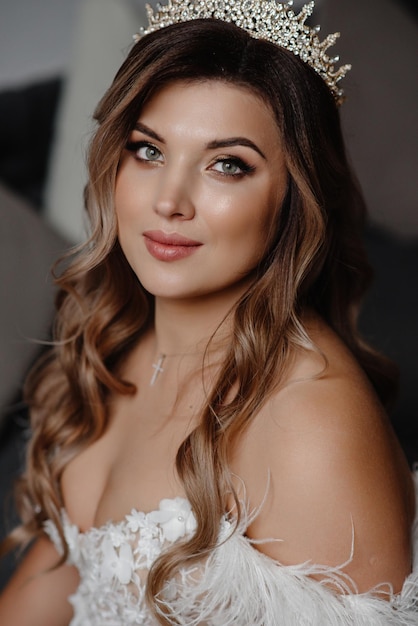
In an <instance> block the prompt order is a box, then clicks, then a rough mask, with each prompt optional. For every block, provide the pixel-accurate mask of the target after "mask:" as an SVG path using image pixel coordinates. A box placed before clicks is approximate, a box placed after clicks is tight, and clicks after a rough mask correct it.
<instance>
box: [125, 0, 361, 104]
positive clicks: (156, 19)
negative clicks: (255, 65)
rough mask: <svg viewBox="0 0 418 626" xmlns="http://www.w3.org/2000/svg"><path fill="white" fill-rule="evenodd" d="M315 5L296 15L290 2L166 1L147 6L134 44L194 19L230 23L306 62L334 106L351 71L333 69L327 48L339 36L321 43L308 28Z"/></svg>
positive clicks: (311, 29) (342, 68)
mask: <svg viewBox="0 0 418 626" xmlns="http://www.w3.org/2000/svg"><path fill="white" fill-rule="evenodd" d="M314 4H315V3H314V2H308V4H306V5H305V6H304V7H303V8H302V9H301V11H300V13H299V14H296V13H295V12H294V11H293V10H292V8H291V7H292V5H293V0H290V1H288V2H286V3H279V2H276V0H168V4H166V5H164V6H161V5H160V4H158V5H157V9H156V11H154V10H153V9H152V7H151V6H150V5H149V4H147V5H146V10H147V16H148V27H147V28H141V29H140V31H139V33H138V34H137V35H135V36H134V39H135V41H138V40H139V39H141V38H142V37H143V36H144V35H148V34H149V33H152V32H154V31H156V30H160V29H161V28H165V27H166V26H171V25H172V24H178V23H180V22H189V21H191V20H196V19H202V18H203V19H207V18H215V19H218V20H222V21H224V22H232V23H233V24H236V26H239V27H240V28H242V29H244V30H245V31H247V32H248V33H249V34H250V35H251V36H252V37H254V38H255V39H265V40H266V41H270V42H272V43H274V44H276V45H278V46H281V47H283V48H286V49H287V50H290V51H291V52H293V54H295V55H297V56H298V57H300V58H301V59H302V60H303V61H305V62H306V63H308V64H309V65H310V66H311V67H312V68H313V69H314V70H315V71H316V72H317V73H318V74H319V75H320V76H321V77H322V78H323V80H324V81H325V82H326V84H327V85H328V87H329V88H330V90H331V92H332V93H333V95H334V97H335V99H336V101H337V104H340V103H341V102H342V100H343V90H342V89H340V88H339V86H338V82H339V81H340V80H341V79H342V78H343V77H344V76H345V75H346V73H347V72H348V71H349V70H350V69H351V65H342V66H340V67H339V68H337V69H335V67H334V64H335V63H337V62H338V61H339V57H338V56H335V57H329V56H328V55H327V53H326V51H327V50H328V48H329V47H330V46H332V45H334V44H335V42H336V40H337V38H338V37H339V35H340V33H333V34H331V35H328V37H326V38H325V39H324V40H323V41H321V40H320V39H319V37H318V32H319V26H316V27H314V28H310V27H309V26H307V25H306V20H307V18H308V17H309V16H310V15H311V14H312V11H313V9H314Z"/></svg>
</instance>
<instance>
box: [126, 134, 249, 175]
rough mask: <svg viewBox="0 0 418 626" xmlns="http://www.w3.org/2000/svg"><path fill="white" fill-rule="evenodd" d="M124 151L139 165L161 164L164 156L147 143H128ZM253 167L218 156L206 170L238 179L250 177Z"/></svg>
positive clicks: (232, 158) (240, 161)
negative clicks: (129, 153)
mask: <svg viewBox="0 0 418 626" xmlns="http://www.w3.org/2000/svg"><path fill="white" fill-rule="evenodd" d="M125 147H126V150H128V152H131V153H132V154H133V156H134V158H135V159H136V160H137V161H139V162H141V163H150V164H154V163H155V164H163V163H164V155H163V153H162V152H161V150H160V149H159V148H158V147H157V146H156V145H155V144H153V143H151V142H149V141H129V142H128V143H127V144H126V146H125ZM255 169H256V168H255V166H253V165H250V164H249V163H247V162H246V161H244V160H243V159H241V158H240V157H237V156H232V155H231V156H230V155H225V156H218V157H216V158H215V159H213V161H212V162H211V163H210V164H209V166H208V170H209V171H213V172H216V173H217V174H219V175H220V176H222V177H225V178H232V179H238V178H243V177H244V176H248V175H250V174H251V173H252V172H254V171H255Z"/></svg>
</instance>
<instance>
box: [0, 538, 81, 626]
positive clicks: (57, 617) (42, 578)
mask: <svg viewBox="0 0 418 626" xmlns="http://www.w3.org/2000/svg"><path fill="white" fill-rule="evenodd" d="M58 560H59V555H58V553H57V551H56V549H55V547H54V546H53V544H52V543H51V542H50V541H49V539H47V538H46V537H41V538H39V539H38V540H36V542H35V544H34V545H33V546H32V547H31V548H30V550H29V552H28V554H27V555H26V556H25V558H24V559H23V561H22V563H21V565H20V566H19V568H18V569H17V571H16V573H15V574H14V575H13V576H12V578H11V580H10V582H9V583H8V585H7V586H6V588H5V590H4V591H3V593H2V595H1V596H0V624H4V625H5V626H6V625H8V624H10V625H12V624H19V626H64V625H67V624H68V623H69V622H70V620H71V617H72V608H71V606H70V604H69V602H68V596H69V595H70V594H71V593H73V592H74V591H75V590H76V588H77V585H78V574H77V571H76V569H75V568H73V567H70V566H68V565H60V566H59V567H58V568H55V569H51V568H54V566H55V565H56V564H57V562H58Z"/></svg>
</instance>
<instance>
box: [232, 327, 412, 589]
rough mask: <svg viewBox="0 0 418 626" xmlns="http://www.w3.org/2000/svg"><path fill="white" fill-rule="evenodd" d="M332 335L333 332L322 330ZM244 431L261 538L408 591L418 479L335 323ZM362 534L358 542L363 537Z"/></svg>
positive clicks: (288, 556) (244, 460)
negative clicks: (414, 479)
mask: <svg viewBox="0 0 418 626" xmlns="http://www.w3.org/2000/svg"><path fill="white" fill-rule="evenodd" d="M322 331H323V332H322ZM322 331H321V336H320V341H319V342H318V344H319V347H320V349H321V350H322V351H323V353H324V354H325V355H326V357H327V360H328V366H327V368H326V370H325V371H323V373H322V374H321V375H319V376H316V375H317V374H318V372H320V371H321V369H322V368H323V363H324V362H323V359H322V358H321V357H320V356H319V355H318V354H314V353H310V352H303V353H302V352H301V354H300V355H297V356H296V358H295V362H294V366H293V368H292V372H291V376H290V379H289V380H288V382H287V384H286V385H285V386H284V387H283V388H281V389H280V390H278V391H277V392H276V393H275V394H274V395H273V397H272V398H271V399H270V400H269V401H268V403H267V404H266V406H265V407H264V409H263V411H262V412H261V414H260V415H259V416H258V417H257V418H256V420H255V421H254V424H253V425H252V426H251V427H250V430H249V431H248V433H247V434H246V435H245V436H244V437H243V440H242V443H241V445H239V446H238V448H237V453H236V455H235V457H234V464H235V465H234V471H236V473H237V474H238V475H240V476H241V477H242V478H243V480H244V482H245V484H246V488H247V493H248V497H249V499H250V501H251V505H252V506H256V505H257V504H259V503H260V501H261V499H262V497H263V494H264V492H265V489H266V483H267V476H270V483H269V487H268V491H267V495H266V499H265V502H264V504H263V506H262V508H261V511H260V514H259V515H258V517H257V519H256V520H255V521H254V523H253V524H252V526H251V527H250V529H249V531H248V532H249V535H250V536H253V537H254V538H266V537H275V538H276V539H280V541H278V542H274V543H273V542H272V543H266V544H261V546H260V549H261V550H262V551H263V552H265V553H267V554H268V555H269V556H272V557H273V558H275V559H277V560H279V561H280V562H282V563H285V564H294V563H303V562H305V561H308V560H311V561H312V562H314V563H318V564H323V565H332V566H338V565H341V564H343V563H345V562H346V561H347V560H349V559H350V555H351V548H352V546H353V548H354V550H353V554H352V559H351V562H350V564H349V565H347V567H345V571H346V572H347V573H348V574H349V575H350V576H352V578H353V580H354V581H355V582H356V584H357V585H358V588H359V590H368V589H370V588H372V587H373V586H375V585H377V584H379V583H382V582H391V583H392V584H393V586H394V588H395V589H399V588H400V587H401V585H402V582H403V580H404V578H405V576H406V575H407V574H408V573H409V572H410V568H411V547H410V525H411V521H412V519H411V518H412V515H413V505H412V500H411V495H412V491H411V488H412V485H411V476H410V472H409V469H408V467H407V464H406V461H405V459H404V457H403V454H402V452H401V450H400V447H399V444H398V442H397V440H396V438H395V436H394V434H393V432H392V429H391V427H390V424H389V421H388V419H387V416H386V414H385V412H384V410H383V408H382V407H381V405H380V403H379V400H378V399H377V397H376V395H375V393H374V390H373V389H372V387H371V386H370V383H369V382H368V380H367V377H366V376H365V375H364V373H363V372H362V370H361V368H360V367H359V366H358V364H357V363H356V362H355V360H354V359H353V357H352V356H351V354H350V353H349V351H348V350H347V349H346V348H345V347H344V346H343V345H342V344H341V342H340V341H339V340H338V339H337V338H336V337H335V336H334V335H333V333H332V332H331V331H328V330H327V329H326V328H325V329H322ZM353 540H354V543H353Z"/></svg>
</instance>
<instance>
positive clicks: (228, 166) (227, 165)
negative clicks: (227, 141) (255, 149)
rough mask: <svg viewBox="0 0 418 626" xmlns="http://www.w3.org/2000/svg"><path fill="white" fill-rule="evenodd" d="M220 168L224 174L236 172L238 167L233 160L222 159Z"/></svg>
mask: <svg viewBox="0 0 418 626" xmlns="http://www.w3.org/2000/svg"><path fill="white" fill-rule="evenodd" d="M221 169H222V172H223V173H224V174H232V175H233V174H236V173H237V172H238V171H239V170H240V168H239V167H238V164H237V163H235V162H234V161H222V163H221Z"/></svg>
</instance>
